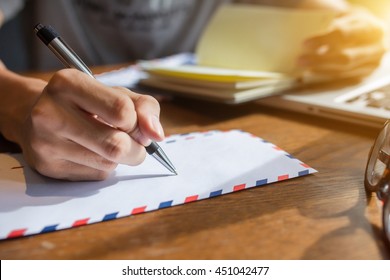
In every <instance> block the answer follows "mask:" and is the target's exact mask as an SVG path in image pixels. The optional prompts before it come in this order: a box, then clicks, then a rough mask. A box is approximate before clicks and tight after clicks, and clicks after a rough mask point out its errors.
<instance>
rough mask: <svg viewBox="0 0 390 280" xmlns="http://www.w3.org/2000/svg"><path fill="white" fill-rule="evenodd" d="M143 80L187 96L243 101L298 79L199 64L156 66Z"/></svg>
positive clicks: (278, 90)
mask: <svg viewBox="0 0 390 280" xmlns="http://www.w3.org/2000/svg"><path fill="white" fill-rule="evenodd" d="M146 71H147V72H148V74H149V76H148V78H147V79H143V80H141V81H140V84H142V85H146V86H151V87H156V88H161V89H165V90H170V91H174V92H176V93H178V94H182V95H184V96H195V97H199V98H206V99H213V100H216V101H222V102H225V103H241V102H245V101H250V100H253V99H257V98H260V97H265V96H268V95H270V94H274V93H276V92H281V91H283V90H285V89H288V88H291V87H292V86H293V85H297V84H298V83H297V80H296V79H294V78H292V77H290V76H287V75H283V74H280V73H272V72H261V71H245V70H233V69H224V68H213V67H202V66H196V65H183V66H176V67H171V66H160V67H159V66H155V67H151V68H148V69H146Z"/></svg>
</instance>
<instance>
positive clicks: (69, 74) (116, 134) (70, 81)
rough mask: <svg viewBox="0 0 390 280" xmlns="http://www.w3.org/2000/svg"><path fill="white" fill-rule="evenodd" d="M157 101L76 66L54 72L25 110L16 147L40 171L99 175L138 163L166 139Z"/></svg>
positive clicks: (51, 174)
mask: <svg viewBox="0 0 390 280" xmlns="http://www.w3.org/2000/svg"><path fill="white" fill-rule="evenodd" d="M159 113H160V107H159V104H158V102H157V101H156V100H155V99H154V98H152V97H150V96H146V95H140V94H136V93H134V92H131V91H130V90H128V89H125V88H119V87H117V88H113V87H107V86H105V85H103V84H101V83H100V82H98V81H96V80H94V79H91V78H90V77H88V76H87V75H85V74H84V73H81V72H80V71H78V70H74V69H65V70H61V71H59V72H57V73H56V74H55V75H54V76H53V77H52V79H51V80H50V81H49V82H48V84H47V86H46V87H45V88H44V90H43V92H42V94H41V95H40V97H39V98H38V100H37V102H36V103H35V104H34V106H33V107H32V109H31V113H30V114H28V117H27V120H26V121H25V123H24V125H23V129H22V137H21V143H19V144H20V146H21V147H22V150H23V154H24V156H25V158H26V160H27V162H28V163H29V164H30V165H31V166H32V167H34V168H35V169H36V170H37V171H39V172H40V173H42V174H43V175H46V176H49V177H54V178H59V179H67V180H102V179H104V178H106V177H107V176H108V175H109V174H110V172H111V171H112V170H113V169H114V168H115V167H116V166H117V164H118V163H122V164H128V165H137V164H140V163H141V162H142V161H143V160H144V158H145V148H144V146H146V145H148V144H149V143H150V141H151V140H156V141H160V140H162V139H163V138H164V132H163V130H162V127H161V124H160V121H159Z"/></svg>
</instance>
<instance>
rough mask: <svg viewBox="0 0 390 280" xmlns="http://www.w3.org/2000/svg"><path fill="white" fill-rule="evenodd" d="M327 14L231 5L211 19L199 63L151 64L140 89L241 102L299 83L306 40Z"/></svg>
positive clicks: (329, 14)
mask: <svg viewBox="0 0 390 280" xmlns="http://www.w3.org/2000/svg"><path fill="white" fill-rule="evenodd" d="M333 18H334V14H333V13H332V12H329V11H319V10H301V9H285V8H274V7H264V6H258V5H245V4H230V5H225V6H222V7H221V8H220V9H219V10H218V11H217V12H216V14H215V15H214V17H213V18H212V19H211V21H210V23H209V24H208V26H207V27H206V29H205V31H204V33H203V35H202V36H201V38H200V41H199V43H198V46H197V48H196V55H195V57H196V65H179V66H177V65H176V66H159V65H158V64H154V65H148V66H147V67H145V70H146V71H147V72H148V74H149V76H148V78H146V79H143V80H142V81H141V82H140V83H141V84H142V85H146V86H151V87H156V88H160V89H164V90H169V91H171V92H173V93H178V94H181V95H184V96H191V97H199V98H207V99H213V100H217V101H222V102H226V103H240V102H245V101H250V100H254V99H258V98H261V97H265V96H268V95H271V94H276V93H280V92H282V91H284V90H286V89H290V88H292V87H294V86H297V85H299V83H298V80H300V79H298V77H300V74H301V73H299V70H298V69H297V68H296V63H295V61H296V59H297V57H298V56H299V53H300V52H301V49H302V43H303V40H304V39H306V38H308V37H311V36H313V35H315V34H318V33H321V32H324V31H325V30H326V29H327V27H328V26H329V24H330V22H331V20H332V19H333Z"/></svg>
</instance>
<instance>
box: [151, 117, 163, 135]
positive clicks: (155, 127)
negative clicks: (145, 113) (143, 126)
mask: <svg viewBox="0 0 390 280" xmlns="http://www.w3.org/2000/svg"><path fill="white" fill-rule="evenodd" d="M152 127H153V130H154V131H155V132H156V133H157V135H158V136H159V137H160V138H161V139H163V138H164V137H165V135H164V130H163V128H162V125H161V123H160V120H159V118H158V117H157V116H153V117H152Z"/></svg>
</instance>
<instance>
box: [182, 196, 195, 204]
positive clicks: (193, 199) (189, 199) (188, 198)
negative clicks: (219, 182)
mask: <svg viewBox="0 0 390 280" xmlns="http://www.w3.org/2000/svg"><path fill="white" fill-rule="evenodd" d="M196 200H198V195H192V196H187V197H186V199H185V200H184V203H188V202H192V201H196Z"/></svg>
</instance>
